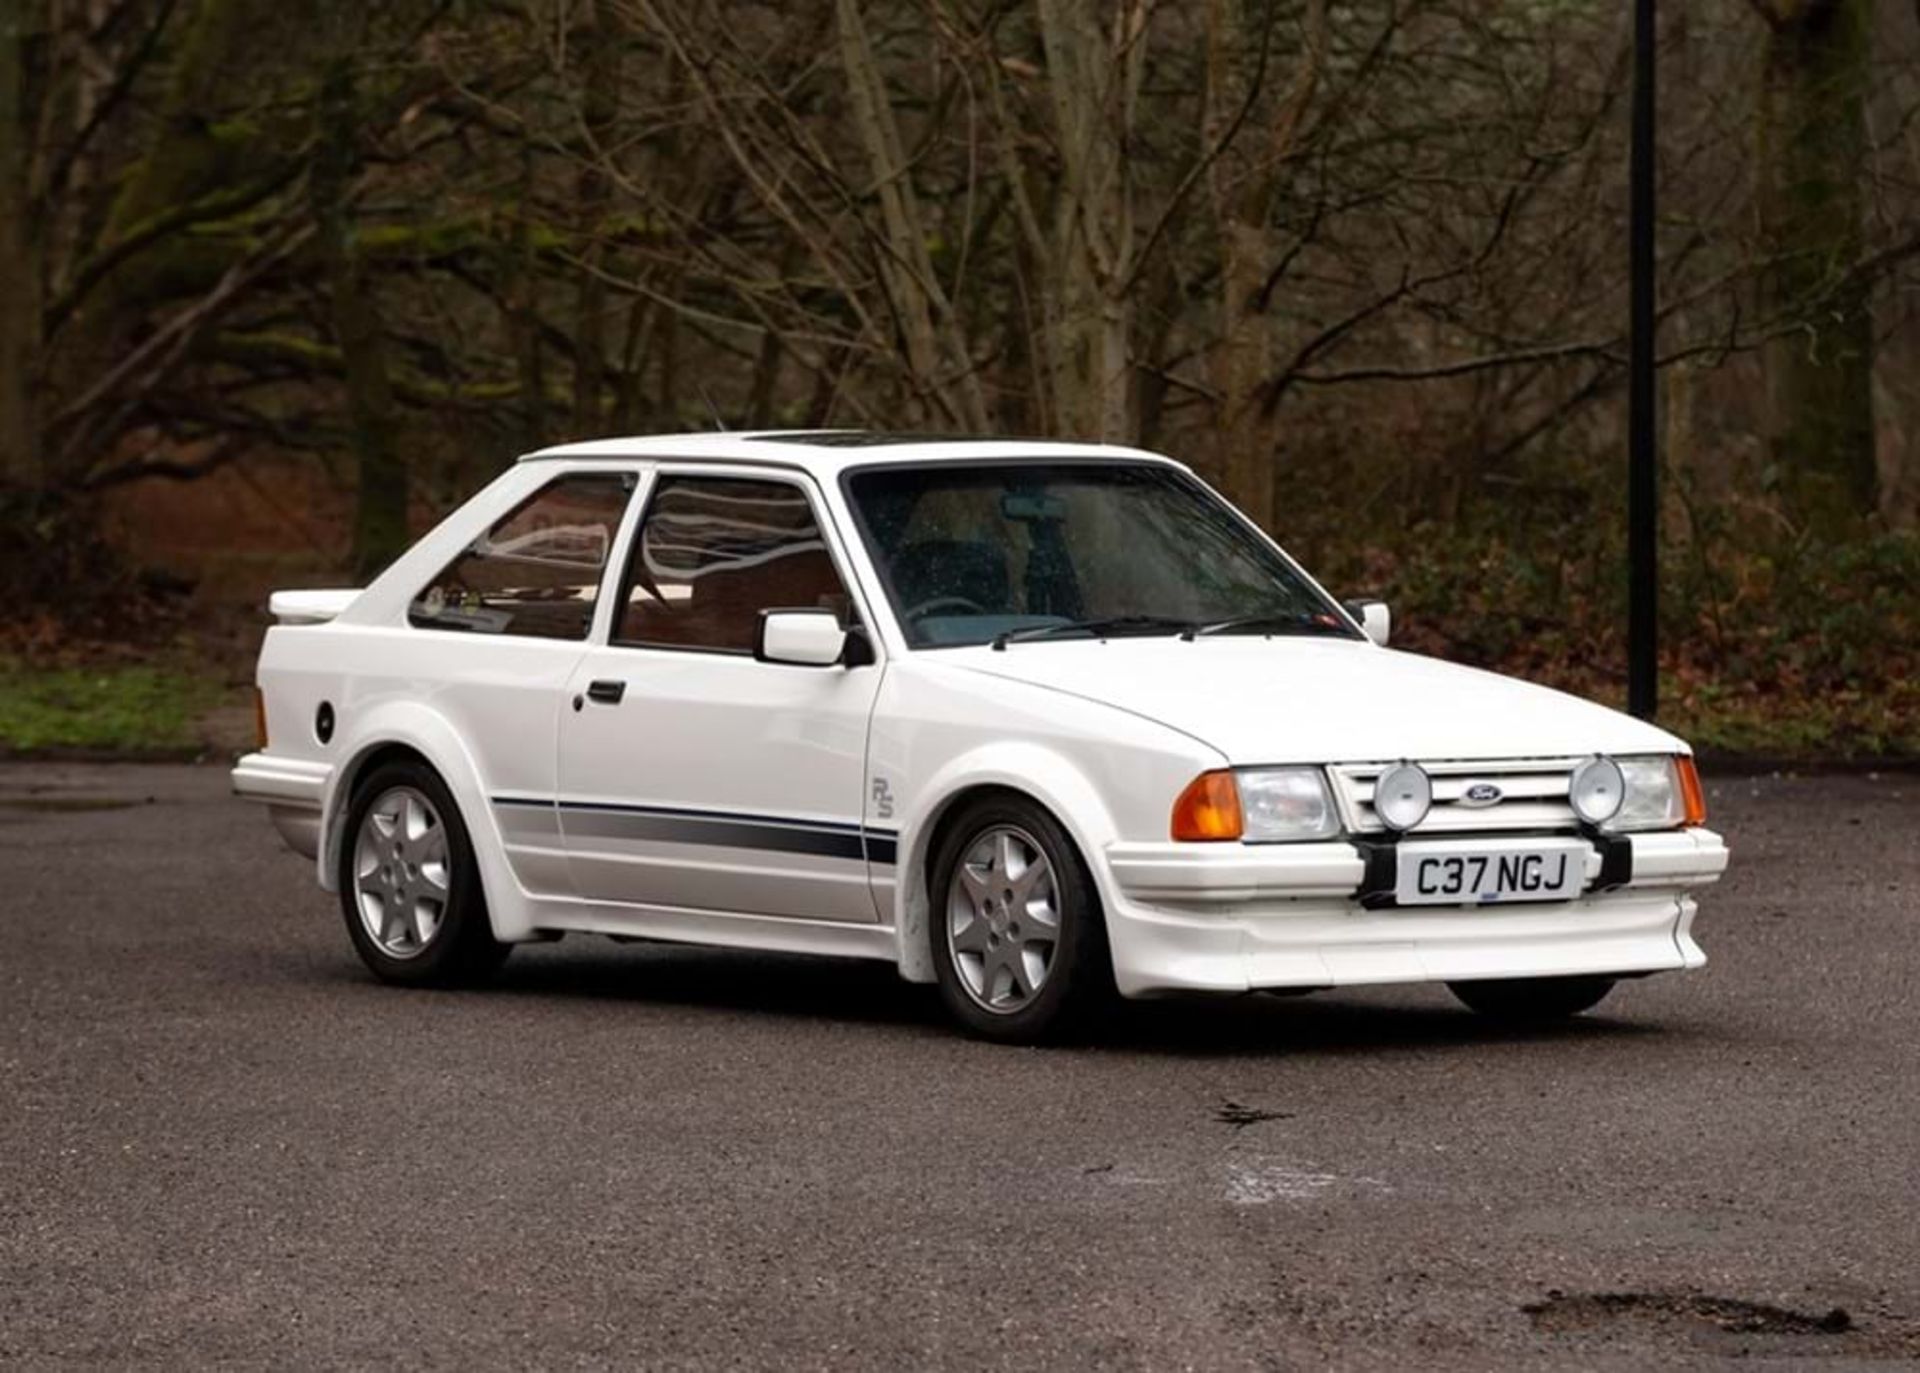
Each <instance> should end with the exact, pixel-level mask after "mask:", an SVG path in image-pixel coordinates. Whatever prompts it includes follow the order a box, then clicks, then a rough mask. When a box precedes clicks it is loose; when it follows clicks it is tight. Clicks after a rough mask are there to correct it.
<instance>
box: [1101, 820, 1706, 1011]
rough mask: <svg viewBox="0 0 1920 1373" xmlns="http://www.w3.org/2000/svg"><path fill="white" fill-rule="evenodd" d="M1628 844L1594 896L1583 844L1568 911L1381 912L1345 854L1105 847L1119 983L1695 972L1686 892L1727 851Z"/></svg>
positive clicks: (1170, 986)
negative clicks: (1581, 888) (1583, 883)
mask: <svg viewBox="0 0 1920 1373" xmlns="http://www.w3.org/2000/svg"><path fill="white" fill-rule="evenodd" d="M1628 842H1630V843H1631V844H1632V864H1631V875H1630V876H1628V877H1627V878H1626V880H1625V881H1623V882H1620V883H1619V884H1618V885H1617V886H1612V887H1609V888H1608V889H1605V890H1602V889H1600V878H1601V875H1602V865H1603V857H1602V854H1601V852H1600V850H1599V849H1598V848H1597V847H1594V848H1590V851H1589V856H1588V859H1587V869H1586V879H1587V883H1588V888H1587V891H1586V894H1585V895H1583V896H1582V897H1581V898H1579V899H1578V900H1575V901H1570V902H1553V903H1541V904H1538V905H1524V904H1518V903H1516V904H1512V905H1501V906H1470V907H1468V906H1421V907H1407V908H1394V907H1388V908H1384V909H1381V908H1375V909H1369V908H1368V905H1366V904H1363V902H1362V895H1363V892H1364V890H1365V885H1366V881H1367V871H1366V869H1367V863H1366V859H1365V856H1364V855H1363V853H1362V851H1361V850H1359V849H1356V848H1355V847H1354V846H1353V845H1351V844H1348V843H1345V842H1336V843H1327V844H1288V845H1270V846H1264V847H1263V846H1252V845H1240V844H1175V843H1166V844H1120V845H1114V846H1112V847H1110V848H1109V849H1108V850H1107V851H1106V855H1105V856H1106V861H1107V871H1108V875H1109V877H1110V878H1111V888H1112V890H1111V893H1110V897H1111V899H1110V900H1109V902H1108V906H1109V909H1108V912H1107V917H1108V918H1107V925H1108V934H1109V937H1110V939H1111V942H1112V945H1113V954H1114V970H1115V975H1116V977H1117V979H1118V981H1119V984H1120V990H1121V991H1122V992H1124V993H1126V994H1127V995H1130V996H1150V995H1154V994H1157V993H1163V992H1178V991H1215V992H1242V991H1250V990H1254V989H1257V988H1262V987H1274V988H1285V987H1338V986H1353V985H1359V984H1365V983H1383V982H1425V981H1459V980H1466V979H1470V978H1491V977H1554V976H1571V975H1577V974H1583V973H1586V974H1591V973H1648V972H1660V971H1666V970H1670V969H1678V968H1697V967H1699V966H1701V965H1702V964H1703V963H1705V962H1706V955H1705V954H1704V953H1702V952H1701V950H1700V946H1699V945H1698V944H1696V943H1694V941H1693V938H1692V934H1691V926H1692V923H1693V916H1694V911H1695V905H1694V902H1693V899H1692V897H1691V896H1690V895H1689V894H1688V892H1689V889H1691V888H1693V887H1696V886H1700V885H1703V884H1705V883H1709V882H1712V881H1715V880H1716V879H1717V878H1718V877H1719V876H1720V874H1721V872H1722V871H1724V870H1725V868H1726V865H1727V849H1726V845H1725V843H1724V842H1723V841H1722V840H1721V838H1720V836H1719V835H1717V834H1715V833H1713V832H1712V831H1711V830H1705V829H1690V830H1677V831H1671V832H1665V833H1657V834H1637V835H1633V836H1630V838H1629V840H1628Z"/></svg>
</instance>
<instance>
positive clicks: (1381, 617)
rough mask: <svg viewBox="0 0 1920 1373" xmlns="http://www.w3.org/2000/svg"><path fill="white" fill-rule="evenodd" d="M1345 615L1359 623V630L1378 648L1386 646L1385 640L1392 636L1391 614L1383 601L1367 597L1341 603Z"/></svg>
mask: <svg viewBox="0 0 1920 1373" xmlns="http://www.w3.org/2000/svg"><path fill="white" fill-rule="evenodd" d="M1341 604H1342V605H1344V606H1345V607H1346V611H1347V614H1349V615H1351V616H1353V618H1354V619H1356V620H1358V621H1359V622H1360V628H1361V630H1362V631H1363V632H1364V633H1365V634H1366V636H1367V637H1368V638H1369V639H1371V640H1373V641H1374V642H1375V643H1376V644H1378V645H1380V647H1382V648H1385V647H1386V646H1387V640H1388V639H1389V638H1390V637H1391V636H1392V634H1393V612H1392V611H1391V610H1389V609H1387V603H1386V602H1385V601H1379V600H1374V599H1373V598H1372V597H1367V598H1364V599H1362V600H1357V601H1343V602H1341Z"/></svg>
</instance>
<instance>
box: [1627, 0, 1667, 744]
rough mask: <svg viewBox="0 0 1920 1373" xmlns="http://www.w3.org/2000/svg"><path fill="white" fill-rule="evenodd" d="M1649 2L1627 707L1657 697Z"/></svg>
mask: <svg viewBox="0 0 1920 1373" xmlns="http://www.w3.org/2000/svg"><path fill="white" fill-rule="evenodd" d="M1653 3H1654V0H1633V138H1632V145H1631V154H1630V158H1629V162H1628V167H1627V180H1628V183H1629V199H1630V202H1631V203H1630V205H1629V209H1628V218H1629V224H1628V229H1627V236H1628V240H1629V248H1628V258H1629V270H1630V275H1631V278H1632V282H1631V286H1630V288H1629V293H1630V295H1631V298H1632V299H1631V305H1630V311H1631V315H1632V318H1631V321H1630V324H1629V333H1630V335H1631V337H1630V341H1629V345H1628V355H1627V569H1628V570H1627V709H1628V710H1630V711H1632V712H1633V713H1634V714H1635V715H1638V716H1639V717H1640V718H1641V719H1643V720H1651V719H1652V718H1653V716H1654V712H1655V710H1656V709H1657V708H1658V706H1659V700H1660V662H1659V632H1658V627H1657V616H1658V612H1659V589H1660V580H1659V558H1660V547H1659V521H1660V480H1659V458H1660V453H1659V447H1658V436H1657V434H1656V433H1655V430H1654V399H1653V157H1654V144H1653V77H1654V68H1653Z"/></svg>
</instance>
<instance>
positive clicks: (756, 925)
mask: <svg viewBox="0 0 1920 1373" xmlns="http://www.w3.org/2000/svg"><path fill="white" fill-rule="evenodd" d="M531 913H532V917H533V925H534V928H536V929H538V930H542V931H568V932H578V933H583V934H616V935H624V936H628V937H631V938H635V939H664V940H668V941H670V942H673V943H679V944H711V945H715V946H717V947H719V948H725V949H764V950H767V951H768V952H772V953H812V954H827V955H831V956H833V957H838V958H878V959H883V960H885V961H886V962H889V963H892V962H896V961H898V946H897V945H896V944H895V942H894V937H893V926H891V925H853V924H847V923H845V922H843V921H833V920H793V919H789V918H787V917H785V916H767V915H737V914H734V913H732V912H728V911H703V910H690V909H686V908H684V907H678V906H640V905H632V906H629V905H623V904H619V903H615V902H610V901H567V900H555V899H551V898H549V899H546V900H536V901H534V902H533V903H532V912H531Z"/></svg>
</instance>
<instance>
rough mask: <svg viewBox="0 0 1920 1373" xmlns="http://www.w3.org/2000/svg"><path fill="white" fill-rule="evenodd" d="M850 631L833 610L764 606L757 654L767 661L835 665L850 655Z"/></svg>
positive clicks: (757, 632) (755, 642) (755, 638)
mask: <svg viewBox="0 0 1920 1373" xmlns="http://www.w3.org/2000/svg"><path fill="white" fill-rule="evenodd" d="M846 653H847V631H846V630H844V629H842V628H841V627H840V617H839V616H838V615H835V614H834V613H833V612H832V611H831V610H763V611H761V612H760V623H759V626H758V628H756V629H755V631H754V635H753V656H754V657H755V658H757V659H758V660H759V661H761V662H763V663H787V664H790V665H791V666H794V667H833V666H836V665H837V664H838V663H840V662H841V660H842V659H843V658H845V657H846Z"/></svg>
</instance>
